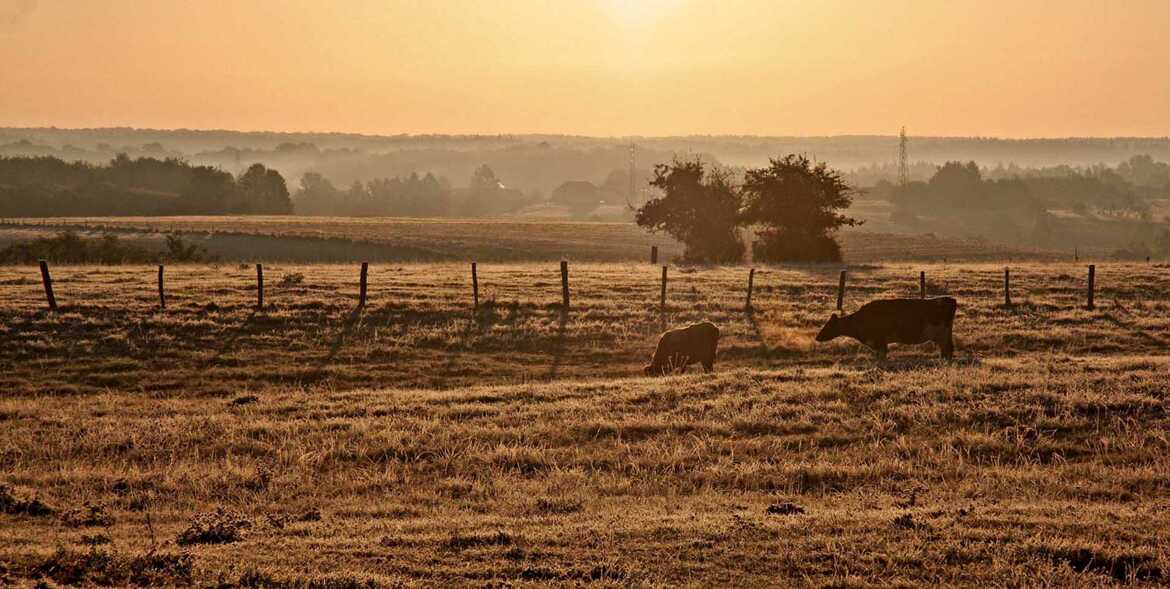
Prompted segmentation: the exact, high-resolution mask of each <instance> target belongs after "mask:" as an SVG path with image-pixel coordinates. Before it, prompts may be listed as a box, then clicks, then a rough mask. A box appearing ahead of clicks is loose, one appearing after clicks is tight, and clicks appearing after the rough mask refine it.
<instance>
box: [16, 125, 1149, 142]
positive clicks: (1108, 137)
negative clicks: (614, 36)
mask: <svg viewBox="0 0 1170 589" xmlns="http://www.w3.org/2000/svg"><path fill="white" fill-rule="evenodd" d="M3 131H16V132H20V131H58V132H69V131H74V132H100V131H107V132H109V131H122V132H142V133H196V134H198V133H203V134H217V133H218V134H235V135H287V136H307V135H321V136H334V137H361V138H368V139H395V138H428V137H434V138H456V139H458V138H521V137H549V138H568V139H599V140H631V139H632V140H637V139H650V140H654V139H690V138H742V139H848V138H877V139H897V138H898V134H897V133H894V134H889V135H885V134H878V133H840V134H828V135H826V134H818V135H753V134H743V133H722V134H712V133H690V134H675V135H585V134H578V133H389V134H387V133H360V132H351V131H275V130H264V129H252V130H241V129H226V128H190V127H174V128H164V127H130V126H124V125H123V126H106V127H57V126H0V132H3ZM907 136H908V137H910V138H913V139H967V140H994V141H1084V140H1100V141H1104V140H1129V141H1133V140H1141V141H1158V140H1162V141H1166V140H1170V135H1063V136H1055V135H1054V136H1032V137H1005V136H998V135H915V134H913V133H907Z"/></svg>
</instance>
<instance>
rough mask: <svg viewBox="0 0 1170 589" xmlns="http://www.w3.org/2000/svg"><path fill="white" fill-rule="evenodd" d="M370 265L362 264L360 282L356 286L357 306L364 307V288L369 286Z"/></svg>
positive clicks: (367, 263)
mask: <svg viewBox="0 0 1170 589" xmlns="http://www.w3.org/2000/svg"><path fill="white" fill-rule="evenodd" d="M369 276H370V263H369V262H362V275H361V282H360V285H359V286H358V306H359V307H364V306H366V286H367V285H368V284H369Z"/></svg>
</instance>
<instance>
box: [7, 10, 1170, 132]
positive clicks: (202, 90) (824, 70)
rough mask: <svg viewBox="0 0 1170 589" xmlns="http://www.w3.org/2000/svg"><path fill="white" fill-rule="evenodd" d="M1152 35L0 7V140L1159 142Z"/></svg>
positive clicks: (1011, 28) (541, 16)
mask: <svg viewBox="0 0 1170 589" xmlns="http://www.w3.org/2000/svg"><path fill="white" fill-rule="evenodd" d="M1168 35H1170V1H1168V0H1148V1H1146V0H1113V1H1109V2H1105V1H1086V0H1060V1H1052V2H1046V1H1038V0H1036V1H1028V0H1023V1H987V0H982V1H978V2H975V1H972V2H960V1H952V0H921V1H914V0H906V1H902V0H873V1H868V0H856V1H826V0H808V1H801V2H797V1H788V0H707V1H702V2H700V1H691V0H595V1H583V0H582V1H578V0H544V1H539V0H515V1H499V2H494V1H489V0H478V1H459V0H447V1H444V0H429V1H421V0H420V1H409V0H380V1H375V0H331V1H324V0H321V1H309V0H233V1H227V0H222V1H221V0H198V1H190V0H135V1H130V0H39V1H38V0H0V125H4V126H48V125H55V126H58V127H79V126H80V127H95V126H115V125H118V126H123V125H124V126H135V127H158V128H174V127H187V128H226V129H270V130H285V131H297V130H300V131H353V132H366V133H524V132H542V133H545V132H547V133H573V134H587V135H627V134H642V135H663V134H692V133H698V134H723V133H735V134H757V135H770V134H785V135H787V134H792V135H832V134H848V133H879V134H893V133H896V132H897V129H898V127H899V126H901V125H906V126H907V127H908V128H909V129H910V132H911V133H912V134H916V135H986V136H1009V137H1025V136H1086V135H1094V136H1111V135H1139V136H1164V135H1170V37H1168Z"/></svg>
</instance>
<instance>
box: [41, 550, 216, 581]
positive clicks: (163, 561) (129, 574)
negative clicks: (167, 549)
mask: <svg viewBox="0 0 1170 589" xmlns="http://www.w3.org/2000/svg"><path fill="white" fill-rule="evenodd" d="M193 560H194V559H193V558H192V557H191V555H189V554H172V553H156V552H153V551H152V552H149V553H146V554H140V555H132V556H131V555H123V554H120V553H118V552H107V551H103V550H98V549H96V547H94V546H91V547H90V549H89V550H87V551H84V552H81V551H76V550H68V549H65V548H58V549H57V552H55V553H53V554H52V555H50V556H49V557H48V558H46V559H44V560H43V561H41V562H39V563H36V564H34V565H33V566H31V567H30V570H29V571H27V572H28V573H30V574H29V576H33V577H40V578H42V579H44V578H47V579H50V580H52V581H54V582H56V583H60V584H62V585H68V586H77V587H90V586H94V585H104V586H119V587H120V586H127V585H133V586H139V587H155V586H158V587H170V586H175V585H189V584H190V583H191V571H192V564H193Z"/></svg>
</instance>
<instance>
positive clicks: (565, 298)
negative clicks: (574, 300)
mask: <svg viewBox="0 0 1170 589" xmlns="http://www.w3.org/2000/svg"><path fill="white" fill-rule="evenodd" d="M561 310H562V311H568V310H569V263H568V262H566V261H565V260H561Z"/></svg>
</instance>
